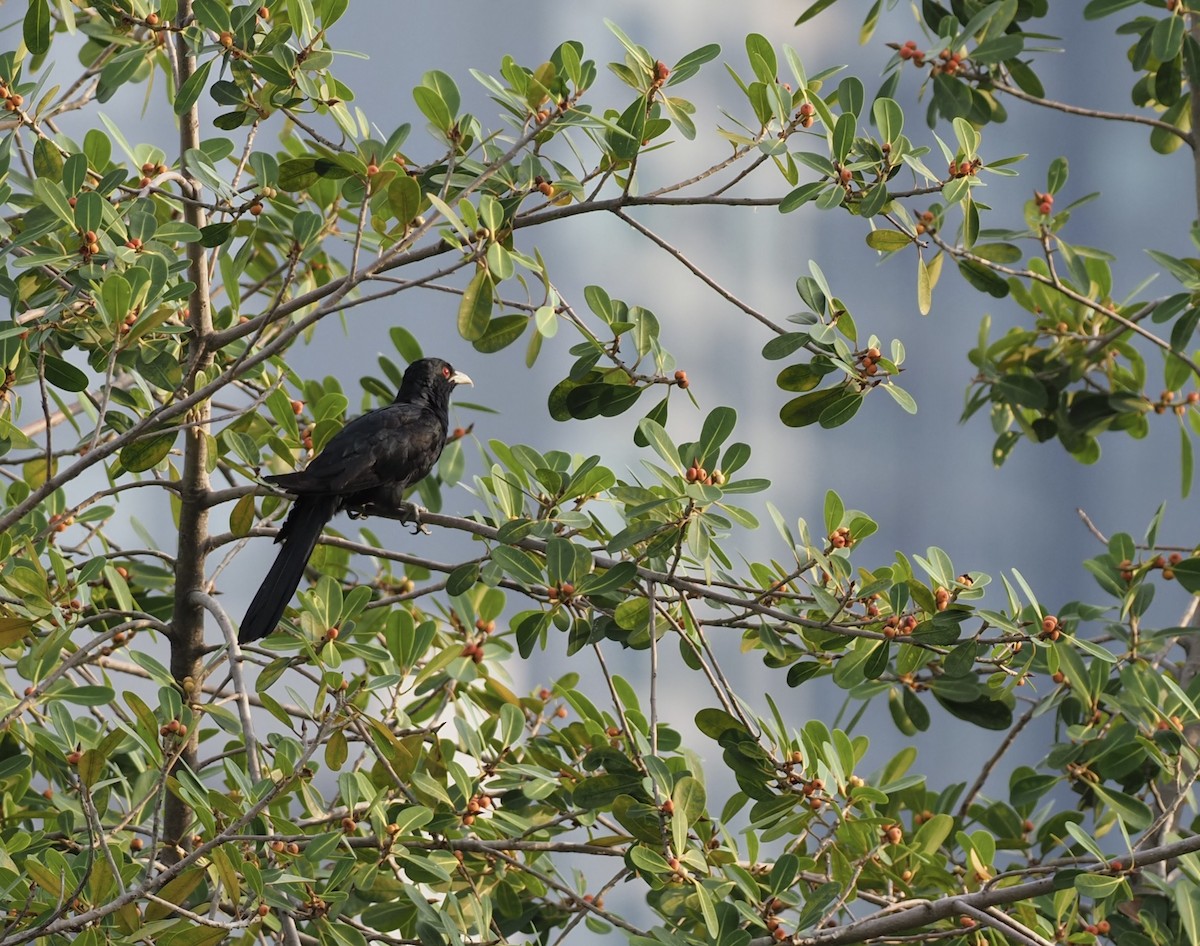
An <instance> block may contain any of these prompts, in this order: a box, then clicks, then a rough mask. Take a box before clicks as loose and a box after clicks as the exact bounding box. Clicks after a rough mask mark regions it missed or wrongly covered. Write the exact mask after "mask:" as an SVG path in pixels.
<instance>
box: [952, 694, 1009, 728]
mask: <svg viewBox="0 0 1200 946" xmlns="http://www.w3.org/2000/svg"><path fill="white" fill-rule="evenodd" d="M933 696H934V699H936V700H937V701H938V702H939V703H940V704H941V705H942V706H943V707H944V708H945V709H946V710H948V711H949V712H950V713H951V714H952V715H954V716H957V717H958V718H959V719H962V720H965V721H966V722H968V723H973V724H975V725H976V726H979V727H980V728H982V729H992V730H1001V729H1008V728H1009V727H1010V726H1012V723H1013V713H1012V707H1011V706H1009V705H1008V704H1006V703H1002V702H1000V701H999V700H993V699H991V698H989V697H987V696H981V697H979V698H978V699H975V700H971V701H969V702H958V701H957V700H948V699H945V698H943V697H941V696H939V695H938V693H937V690H934V691H933Z"/></svg>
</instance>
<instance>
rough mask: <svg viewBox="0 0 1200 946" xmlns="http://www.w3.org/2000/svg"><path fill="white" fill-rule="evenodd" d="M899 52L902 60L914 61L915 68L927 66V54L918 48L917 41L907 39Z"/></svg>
mask: <svg viewBox="0 0 1200 946" xmlns="http://www.w3.org/2000/svg"><path fill="white" fill-rule="evenodd" d="M897 52H898V53H899V55H900V58H901V59H906V60H912V63H913V65H915V66H923V65H925V53H924V51H922V50H920V49H918V48H917V41H916V40H915V39H906V40H905V41H904V45H903V46H901V47H900V49H899V50H897Z"/></svg>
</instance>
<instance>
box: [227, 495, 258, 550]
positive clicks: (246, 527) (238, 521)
mask: <svg viewBox="0 0 1200 946" xmlns="http://www.w3.org/2000/svg"><path fill="white" fill-rule="evenodd" d="M253 525H254V494H253V493H247V494H246V495H245V496H243V497H242V498H241V499H239V500H238V501H237V504H236V505H235V506H234V507H233V511H232V512H230V513H229V531H230V532H232V533H233V534H234V535H235V536H237V537H238V538H239V539H240V538H241V537H242V536H244V535H247V534H248V533H249V532H250V527H251V526H253Z"/></svg>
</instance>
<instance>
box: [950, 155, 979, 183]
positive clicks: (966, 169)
mask: <svg viewBox="0 0 1200 946" xmlns="http://www.w3.org/2000/svg"><path fill="white" fill-rule="evenodd" d="M981 167H983V160H982V159H981V158H978V157H975V158H971V159H969V160H968V159H967V158H963V159H962V160H961V161H951V162H950V165H949V167H948V168H947V169H946V170H947V172H948V173H949V174H950V177H952V178H959V177H974V176H975V175H976V174H978V173H979V169H980V168H981Z"/></svg>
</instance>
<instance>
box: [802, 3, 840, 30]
mask: <svg viewBox="0 0 1200 946" xmlns="http://www.w3.org/2000/svg"><path fill="white" fill-rule="evenodd" d="M836 2H837V0H816V3H814V4H812V5H811V6H810V7H809V8H808V9H806V10H805V11H804V12H803V13H801V14H800V16H799V17H798V18H797V19H796V23H795V25H796V26H799V25H800V24H801V23H807V22H808V21H809V20H811V19H812V18H813V17H814V16H816V15H817V14H818V13H820V12H821V11H822V10H826V9H828V8H829V7H831V6H833V5H834V4H835V3H836Z"/></svg>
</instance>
